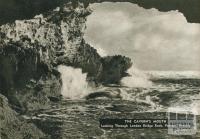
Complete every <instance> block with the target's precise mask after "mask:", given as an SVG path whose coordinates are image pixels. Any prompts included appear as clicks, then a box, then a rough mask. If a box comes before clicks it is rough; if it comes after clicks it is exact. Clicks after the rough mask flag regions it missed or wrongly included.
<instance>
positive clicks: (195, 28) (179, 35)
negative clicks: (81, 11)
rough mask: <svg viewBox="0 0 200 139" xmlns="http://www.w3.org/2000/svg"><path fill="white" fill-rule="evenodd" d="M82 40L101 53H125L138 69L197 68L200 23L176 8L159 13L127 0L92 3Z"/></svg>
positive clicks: (187, 69) (179, 69)
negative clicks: (193, 21) (192, 21)
mask: <svg viewBox="0 0 200 139" xmlns="http://www.w3.org/2000/svg"><path fill="white" fill-rule="evenodd" d="M90 7H91V8H92V9H93V13H92V14H91V15H90V16H89V17H88V18H87V29H86V32H85V36H84V38H85V40H86V42H88V43H89V44H91V45H92V46H93V47H94V48H96V49H97V51H98V52H99V54H100V55H101V56H106V55H117V54H120V55H125V56H128V57H130V58H131V59H132V60H133V63H134V65H136V66H137V67H138V68H139V69H141V70H147V71H152V70H153V71H196V70H199V69H200V64H199V63H198V62H196V61H199V59H200V56H199V51H200V45H199V44H200V40H199V39H198V36H199V35H200V25H199V24H195V23H188V22H187V20H186V18H185V17H184V15H183V14H182V13H180V12H178V11H169V12H160V11H158V10H157V9H154V8H152V9H144V8H142V7H139V6H138V5H136V4H132V3H128V2H117V3H113V2H103V3H98V4H91V5H90Z"/></svg>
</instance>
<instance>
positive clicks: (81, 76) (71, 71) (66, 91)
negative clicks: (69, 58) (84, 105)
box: [58, 65, 90, 99]
mask: <svg viewBox="0 0 200 139" xmlns="http://www.w3.org/2000/svg"><path fill="white" fill-rule="evenodd" d="M58 71H59V72H60V73H61V78H62V92H61V93H62V95H63V96H64V97H65V98H69V99H81V98H83V97H85V96H86V95H88V94H89V92H90V89H89V86H88V83H87V81H86V78H87V74H86V73H82V70H81V69H78V68H73V67H69V66H63V65H60V66H58Z"/></svg>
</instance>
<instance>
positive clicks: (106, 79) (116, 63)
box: [100, 55, 132, 84]
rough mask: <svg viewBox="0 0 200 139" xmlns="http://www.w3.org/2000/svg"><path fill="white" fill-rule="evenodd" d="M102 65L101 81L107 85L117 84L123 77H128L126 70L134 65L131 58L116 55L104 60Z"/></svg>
mask: <svg viewBox="0 0 200 139" xmlns="http://www.w3.org/2000/svg"><path fill="white" fill-rule="evenodd" d="M102 65H103V70H102V73H101V77H100V81H101V82H103V83H105V84H116V83H119V81H120V80H121V78H122V77H125V76H127V75H128V74H127V73H126V70H127V69H129V68H130V67H131V66H132V63H131V59H130V58H127V57H125V56H121V55H116V56H107V57H104V58H102Z"/></svg>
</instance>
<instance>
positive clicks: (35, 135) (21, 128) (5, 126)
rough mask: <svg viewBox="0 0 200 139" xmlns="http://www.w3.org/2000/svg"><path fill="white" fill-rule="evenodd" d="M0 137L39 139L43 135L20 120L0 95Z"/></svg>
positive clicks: (32, 126)
mask: <svg viewBox="0 0 200 139" xmlns="http://www.w3.org/2000/svg"><path fill="white" fill-rule="evenodd" d="M0 137H1V138H2V139H39V138H44V137H45V135H44V134H43V133H42V132H41V131H40V130H39V129H38V128H37V127H36V126H35V125H33V124H30V123H27V122H26V121H24V120H22V119H20V118H19V117H18V116H17V113H16V112H15V111H13V110H12V109H11V108H10V107H9V104H8V101H7V99H6V98H5V97H4V96H2V95H1V94H0Z"/></svg>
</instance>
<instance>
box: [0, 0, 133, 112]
mask: <svg viewBox="0 0 200 139" xmlns="http://www.w3.org/2000/svg"><path fill="white" fill-rule="evenodd" d="M90 13H91V10H90V8H89V7H86V6H85V5H84V3H76V5H75V6H74V3H67V4H65V5H63V6H61V7H60V8H56V9H54V10H53V11H49V12H47V13H44V14H41V15H37V16H35V17H34V18H33V19H30V20H16V21H15V23H12V24H5V25H2V26H1V27H0V38H1V39H0V40H1V41H0V65H1V67H0V91H1V92H3V93H2V94H3V95H4V96H6V97H7V98H8V100H9V103H10V104H12V107H13V108H14V109H15V110H17V111H18V112H26V111H27V110H35V109H42V108H46V107H48V104H49V102H50V101H51V100H52V98H54V99H56V100H58V99H59V98H60V94H61V93H60V92H61V86H62V82H61V76H60V73H59V72H58V70H57V67H58V66H59V65H66V66H72V67H74V68H81V69H82V71H83V72H86V73H87V75H88V81H91V82H96V83H118V82H119V80H120V79H121V78H122V77H123V76H124V73H125V71H126V70H127V69H128V68H129V67H130V65H131V60H130V59H129V58H126V57H122V56H113V57H112V56H110V57H105V58H101V57H100V55H99V54H98V53H97V51H96V49H94V48H93V47H91V46H90V45H89V44H87V43H86V42H85V41H84V39H83V35H84V30H85V28H86V17H87V16H88V15H89V14H90ZM27 100H28V101H27Z"/></svg>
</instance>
